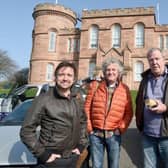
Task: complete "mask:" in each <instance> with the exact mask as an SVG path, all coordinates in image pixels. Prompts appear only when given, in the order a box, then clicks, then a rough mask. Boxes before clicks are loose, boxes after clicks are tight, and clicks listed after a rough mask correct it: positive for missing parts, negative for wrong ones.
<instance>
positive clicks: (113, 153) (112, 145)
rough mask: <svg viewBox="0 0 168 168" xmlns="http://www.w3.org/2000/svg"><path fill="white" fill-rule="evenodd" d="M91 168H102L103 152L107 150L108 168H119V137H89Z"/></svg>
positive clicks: (92, 135)
mask: <svg viewBox="0 0 168 168" xmlns="http://www.w3.org/2000/svg"><path fill="white" fill-rule="evenodd" d="M89 138H90V152H91V159H92V168H103V160H104V151H105V148H106V150H107V159H108V168H119V158H120V145H121V136H120V135H112V136H111V137H108V138H105V137H99V136H96V135H94V133H93V134H91V135H90V137H89Z"/></svg>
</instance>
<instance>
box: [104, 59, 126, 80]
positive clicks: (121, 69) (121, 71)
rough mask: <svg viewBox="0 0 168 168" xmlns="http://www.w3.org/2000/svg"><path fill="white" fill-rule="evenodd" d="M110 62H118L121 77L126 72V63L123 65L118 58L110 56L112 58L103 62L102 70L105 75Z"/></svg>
mask: <svg viewBox="0 0 168 168" xmlns="http://www.w3.org/2000/svg"><path fill="white" fill-rule="evenodd" d="M110 64H117V65H118V72H119V77H121V76H122V75H123V74H124V65H123V63H122V62H121V61H120V60H119V59H117V58H114V57H110V58H107V59H106V60H104V61H103V63H102V71H103V74H104V75H105V72H106V70H107V67H108V66H109V65H110Z"/></svg>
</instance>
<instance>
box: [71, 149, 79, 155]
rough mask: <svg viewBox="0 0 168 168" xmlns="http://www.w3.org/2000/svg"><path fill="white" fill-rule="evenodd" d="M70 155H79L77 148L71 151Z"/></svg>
mask: <svg viewBox="0 0 168 168" xmlns="http://www.w3.org/2000/svg"><path fill="white" fill-rule="evenodd" d="M72 153H75V154H77V155H80V151H79V149H78V148H75V149H73V150H72Z"/></svg>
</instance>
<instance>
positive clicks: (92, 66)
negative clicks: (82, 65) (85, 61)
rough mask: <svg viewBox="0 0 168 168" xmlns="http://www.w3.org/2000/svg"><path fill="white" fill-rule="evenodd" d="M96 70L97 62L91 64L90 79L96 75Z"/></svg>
mask: <svg viewBox="0 0 168 168" xmlns="http://www.w3.org/2000/svg"><path fill="white" fill-rule="evenodd" d="M95 68H96V63H95V62H93V61H92V62H90V63H89V74H88V75H89V77H93V74H94V71H95Z"/></svg>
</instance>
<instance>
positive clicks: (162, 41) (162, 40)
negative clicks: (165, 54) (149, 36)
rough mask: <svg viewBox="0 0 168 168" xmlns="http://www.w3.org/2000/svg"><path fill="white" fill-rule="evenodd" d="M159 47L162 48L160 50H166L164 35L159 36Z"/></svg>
mask: <svg viewBox="0 0 168 168" xmlns="http://www.w3.org/2000/svg"><path fill="white" fill-rule="evenodd" d="M159 45H160V46H159V47H160V49H161V50H162V49H164V37H163V35H160V36H159Z"/></svg>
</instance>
